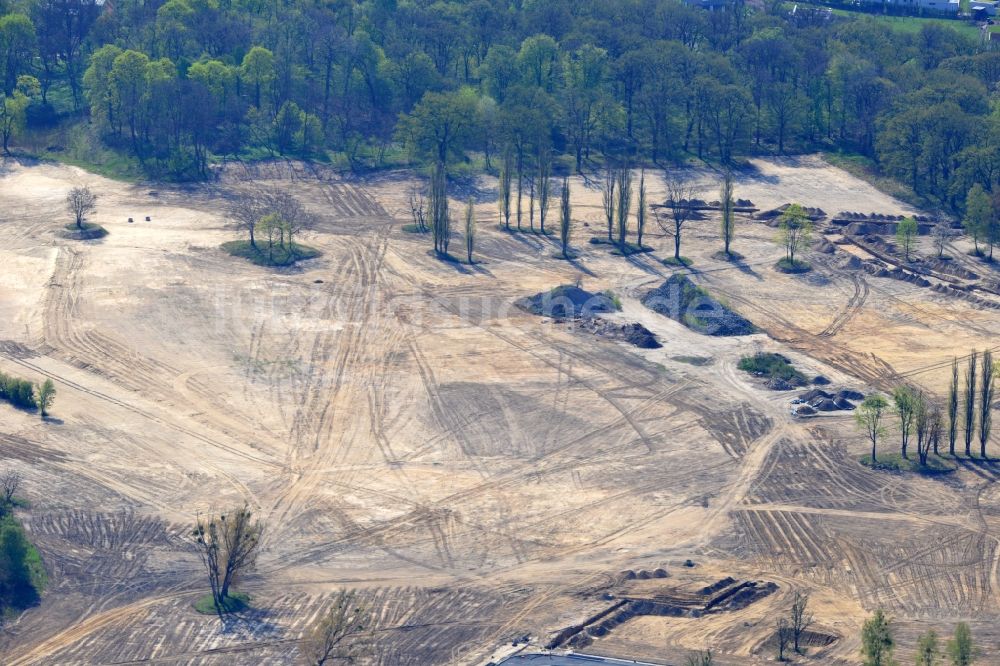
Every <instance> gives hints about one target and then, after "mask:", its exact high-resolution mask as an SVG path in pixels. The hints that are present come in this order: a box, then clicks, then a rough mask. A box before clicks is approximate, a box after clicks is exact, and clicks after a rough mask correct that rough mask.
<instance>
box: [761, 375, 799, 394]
mask: <svg viewBox="0 0 1000 666" xmlns="http://www.w3.org/2000/svg"><path fill="white" fill-rule="evenodd" d="M767 388H769V389H771V390H772V391H791V390H792V389H793V388H795V385H794V384H792V383H791V382H789V381H788V380H787V379H782V378H781V377H772V378H771V379H769V380H768V382H767Z"/></svg>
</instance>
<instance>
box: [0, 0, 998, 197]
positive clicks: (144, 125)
mask: <svg viewBox="0 0 1000 666" xmlns="http://www.w3.org/2000/svg"><path fill="white" fill-rule="evenodd" d="M0 56H2V57H0V69H2V76H0V80H2V94H3V95H4V96H7V97H9V96H12V95H14V93H15V90H16V88H17V86H18V83H17V82H18V79H19V77H21V76H32V77H35V78H36V79H37V81H38V82H39V88H38V94H37V95H35V96H33V97H32V98H31V99H32V101H31V103H30V109H29V113H28V117H29V121H33V122H34V123H35V124H43V123H46V122H51V121H53V120H54V119H55V118H57V117H58V116H59V115H60V114H62V115H67V114H70V115H71V114H73V113H74V109H76V110H77V111H78V112H86V113H89V115H90V118H91V121H92V122H93V123H94V127H95V128H96V129H97V130H98V132H99V133H100V135H101V137H103V139H104V140H105V141H106V142H107V143H108V144H109V145H112V146H114V147H116V148H118V149H120V150H123V151H127V152H129V153H131V154H132V155H134V156H135V157H136V158H138V159H139V160H141V161H142V162H143V163H144V164H146V165H147V166H149V167H151V168H159V169H163V170H165V171H169V172H171V173H176V174H178V175H184V176H190V177H198V176H204V175H205V171H206V169H207V166H208V163H209V160H210V158H211V156H212V155H237V154H239V155H247V154H249V155H256V154H261V153H263V154H294V155H317V154H320V153H323V152H325V151H328V150H331V151H336V152H337V153H338V154H339V155H342V156H343V157H345V158H346V159H347V160H348V161H349V162H350V163H351V164H352V165H354V166H363V165H371V164H379V163H381V162H383V161H384V160H385V159H386V157H387V155H389V154H391V153H393V152H394V151H395V150H396V147H397V146H399V145H406V146H407V147H408V148H410V149H415V148H419V144H421V143H423V142H424V140H425V139H426V138H427V137H433V139H434V140H435V141H436V142H437V143H438V144H439V145H438V147H440V148H444V149H446V150H447V151H448V152H450V153H451V155H450V156H449V159H453V158H461V159H465V158H466V156H467V155H468V154H469V152H470V151H474V152H475V153H477V154H479V155H482V157H483V159H484V161H485V164H486V166H487V167H489V168H494V164H493V162H494V160H495V159H496V158H497V157H500V158H501V159H502V158H503V157H504V155H505V154H506V153H508V152H509V153H511V164H510V165H508V166H509V168H510V170H511V171H514V172H516V174H517V178H516V180H517V184H519V185H520V186H521V187H520V189H522V191H523V190H525V189H530V188H531V187H532V183H534V184H535V187H536V188H537V185H538V183H537V181H538V179H539V178H542V179H544V177H545V176H544V174H545V172H546V171H548V170H549V169H550V167H551V165H552V164H553V162H554V160H555V158H557V157H559V156H560V155H564V156H566V158H567V161H568V162H569V163H570V164H572V165H573V166H575V168H576V169H577V170H583V169H584V167H585V166H586V164H587V163H588V161H590V160H593V159H594V158H595V157H600V158H601V159H602V160H603V158H604V157H605V156H615V157H617V158H622V157H628V158H630V159H632V160H633V161H634V163H640V162H646V163H649V162H657V161H660V160H663V159H666V158H673V157H680V156H684V155H697V156H699V157H705V158H711V159H715V160H718V161H720V162H724V163H725V162H729V161H731V160H733V159H735V158H737V157H739V156H743V155H747V154H750V153H754V152H779V153H780V152H788V151H799V150H807V149H808V150H811V149H814V148H816V147H821V146H836V147H842V148H846V149H849V150H852V151H856V152H860V153H861V154H863V155H865V156H867V157H869V158H871V159H873V160H875V161H876V162H877V164H878V165H879V167H880V168H881V169H882V170H883V171H884V172H885V173H888V174H890V175H892V176H895V177H897V178H900V179H901V180H904V181H906V182H907V183H909V184H910V185H911V186H912V187H913V188H914V189H915V190H917V191H918V192H919V193H920V194H922V195H925V196H927V197H930V198H933V199H935V200H937V201H940V202H942V203H943V204H945V205H949V206H953V207H956V208H963V207H964V199H965V192H967V191H968V190H969V188H970V187H971V186H972V185H973V184H975V183H979V184H980V185H981V186H982V187H983V189H984V190H985V191H986V192H991V191H992V189H993V187H994V183H995V181H996V176H997V174H998V173H1000V169H998V167H1000V118H997V117H996V116H995V115H993V114H991V113H990V110H991V106H990V95H991V93H992V92H993V90H994V88H995V86H996V84H997V81H998V79H1000V75H998V72H1000V53H995V52H992V51H984V52H978V46H977V44H976V43H975V42H974V41H973V40H969V39H967V38H966V37H964V36H963V35H961V34H959V33H958V32H956V31H954V30H951V29H949V28H947V27H942V26H941V25H940V24H937V23H928V24H926V25H924V26H922V27H921V28H920V29H919V30H917V31H915V32H913V31H896V30H894V29H893V27H892V26H891V25H889V24H886V23H883V22H880V21H879V20H878V19H876V18H871V17H846V16H834V17H832V19H830V18H829V17H826V16H820V15H817V14H814V13H812V12H810V11H808V10H800V11H797V12H795V13H794V14H793V13H789V12H788V11H787V9H786V8H785V7H784V6H783V5H781V4H780V3H765V4H764V5H762V6H760V5H752V4H751V3H745V2H742V1H740V2H733V3H727V4H726V7H725V11H720V12H705V11H702V10H700V9H698V8H696V7H691V6H688V5H685V4H684V3H682V2H680V1H679V0H626V1H624V2H615V3H607V2H597V1H596V0H587V1H585V2H571V1H570V0H552V1H551V2H545V3H532V4H523V3H519V2H510V1H509V0H474V1H470V0H441V1H440V2H435V3H418V2H400V3H395V2H392V3H386V2H375V1H374V0H366V1H357V0H349V1H346V2H338V3H315V2H312V1H311V0H287V1H286V2H281V3H248V2H215V1H214V0H210V1H196V0H167V1H166V2H161V1H158V2H137V1H135V0H119V1H117V2H115V3H114V7H113V10H111V9H110V3H105V4H104V5H103V6H98V5H97V3H96V0H34V1H33V2H30V3H10V4H9V5H7V6H6V7H5V9H4V10H3V15H2V16H0ZM56 93H58V94H56ZM0 106H2V105H0ZM419 152H421V151H420V150H416V151H413V150H411V154H412V155H413V156H414V157H415V158H418V159H425V158H424V157H423V156H421V155H419V154H418V153H419ZM444 158H445V155H444V153H443V152H438V154H437V155H435V156H434V159H433V160H429V162H428V163H433V162H434V161H436V160H441V159H444ZM540 172H541V175H539V173H540ZM524 212H526V211H522V213H524ZM539 213H541V211H539Z"/></svg>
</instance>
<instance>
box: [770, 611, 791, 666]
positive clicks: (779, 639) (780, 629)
mask: <svg viewBox="0 0 1000 666" xmlns="http://www.w3.org/2000/svg"><path fill="white" fill-rule="evenodd" d="M774 639H775V641H776V643H777V647H778V661H784V660H785V651H786V650H788V644H789V643H791V642H792V628H791V627H790V626H789V625H788V620H786V619H785V618H783V617H782V618H778V621H777V622H776V623H775V626H774Z"/></svg>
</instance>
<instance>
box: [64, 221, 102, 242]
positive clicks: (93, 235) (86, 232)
mask: <svg viewBox="0 0 1000 666" xmlns="http://www.w3.org/2000/svg"><path fill="white" fill-rule="evenodd" d="M64 229H66V234H65V235H66V236H67V237H68V238H74V239H76V240H94V239H97V238H104V237H105V236H107V235H108V230H107V229H105V228H104V227H102V226H101V225H99V224H94V223H93V222H84V223H83V225H82V228H81V227H78V226H76V222H70V223H69V224H67V225H66V226H65V227H64Z"/></svg>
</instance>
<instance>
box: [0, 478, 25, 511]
mask: <svg viewBox="0 0 1000 666" xmlns="http://www.w3.org/2000/svg"><path fill="white" fill-rule="evenodd" d="M20 487H21V473H20V472H18V471H17V470H15V469H12V468H9V467H8V468H7V469H5V470H4V471H3V472H0V500H2V502H3V505H2V506H0V514H3V513H4V511H5V510H6V507H9V506H10V505H11V504H12V503H13V501H14V493H16V492H17V489H18V488H20Z"/></svg>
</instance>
